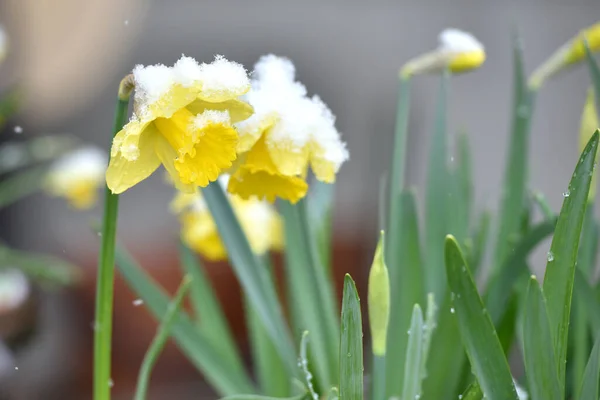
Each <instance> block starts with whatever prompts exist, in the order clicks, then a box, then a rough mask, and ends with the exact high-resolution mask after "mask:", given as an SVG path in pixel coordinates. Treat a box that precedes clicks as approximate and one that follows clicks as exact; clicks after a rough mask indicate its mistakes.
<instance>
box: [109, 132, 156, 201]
mask: <svg viewBox="0 0 600 400" xmlns="http://www.w3.org/2000/svg"><path fill="white" fill-rule="evenodd" d="M121 132H123V131H121ZM121 132H119V134H121ZM132 136H135V137H136V139H137V145H136V148H137V150H136V152H137V153H138V155H137V158H135V159H128V158H126V157H125V156H124V151H123V147H122V146H121V150H120V151H119V150H117V151H112V153H113V155H112V156H111V158H110V163H109V164H108V169H107V170H106V184H107V185H108V187H109V188H110V190H112V192H113V193H116V194H118V193H123V192H124V191H125V190H127V189H129V188H130V187H132V186H134V185H136V184H137V183H139V182H141V181H142V180H144V179H146V178H147V177H149V176H150V175H151V174H152V173H153V172H154V171H155V170H156V168H158V166H159V165H160V160H159V158H158V157H157V156H156V154H155V141H156V138H157V137H159V136H160V134H159V133H158V130H157V129H156V127H155V126H154V125H153V124H149V125H146V127H145V129H144V131H143V132H139V133H138V134H137V135H132ZM113 146H114V144H113Z"/></svg>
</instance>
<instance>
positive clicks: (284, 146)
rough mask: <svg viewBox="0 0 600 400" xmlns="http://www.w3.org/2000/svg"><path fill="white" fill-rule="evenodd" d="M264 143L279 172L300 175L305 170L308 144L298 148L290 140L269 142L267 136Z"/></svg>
mask: <svg viewBox="0 0 600 400" xmlns="http://www.w3.org/2000/svg"><path fill="white" fill-rule="evenodd" d="M266 144H267V149H268V152H269V156H270V158H271V160H272V161H273V164H275V166H276V167H277V170H278V171H279V172H280V173H281V174H283V175H302V174H304V173H305V172H306V170H307V167H308V158H309V146H304V147H302V148H298V146H295V145H294V144H293V143H291V142H282V141H279V142H277V143H274V142H269V140H268V137H267V139H266Z"/></svg>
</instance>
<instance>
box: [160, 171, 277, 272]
mask: <svg viewBox="0 0 600 400" xmlns="http://www.w3.org/2000/svg"><path fill="white" fill-rule="evenodd" d="M220 181H221V182H222V184H224V185H226V182H227V178H226V177H225V176H222V177H221V178H220ZM229 200H230V201H231V206H232V208H233V211H234V213H235V214H236V216H237V218H238V220H239V222H240V225H241V227H242V230H243V231H244V233H245V235H246V237H247V238H248V242H249V243H250V247H251V248H252V250H253V251H254V253H256V254H259V255H260V254H264V253H266V252H267V251H269V250H280V249H282V248H283V227H282V222H281V219H280V217H279V215H278V214H277V212H276V210H275V208H274V207H273V206H272V205H271V204H269V203H267V202H265V201H261V200H258V199H257V198H250V199H248V200H244V199H241V198H240V197H238V196H235V195H230V196H229ZM171 211H173V212H174V213H176V214H178V216H179V220H180V223H181V240H182V241H183V242H184V243H185V244H186V245H187V246H188V247H190V248H191V249H193V250H195V251H196V252H198V253H199V254H201V255H202V256H204V257H205V258H206V259H208V260H212V261H219V260H225V259H227V251H226V249H225V246H224V245H223V242H222V241H221V238H220V237H219V232H218V230H217V226H216V224H215V222H214V220H213V218H212V216H211V214H210V211H209V209H208V207H207V205H206V203H205V202H204V199H203V198H202V196H201V195H200V193H198V192H195V193H182V192H179V193H178V194H177V195H176V196H175V198H174V199H173V201H172V202H171Z"/></svg>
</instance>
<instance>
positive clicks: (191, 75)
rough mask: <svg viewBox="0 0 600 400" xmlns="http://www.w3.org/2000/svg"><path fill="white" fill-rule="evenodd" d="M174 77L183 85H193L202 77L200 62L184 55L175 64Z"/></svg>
mask: <svg viewBox="0 0 600 400" xmlns="http://www.w3.org/2000/svg"><path fill="white" fill-rule="evenodd" d="M173 75H174V76H173V79H174V81H175V82H177V83H179V84H180V85H181V86H183V87H191V86H193V85H195V84H197V83H198V81H200V78H201V77H202V74H201V69H200V64H198V61H196V60H195V59H193V58H192V57H187V56H185V55H182V56H181V58H180V59H179V60H177V62H176V63H175V65H173Z"/></svg>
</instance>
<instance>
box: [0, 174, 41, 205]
mask: <svg viewBox="0 0 600 400" xmlns="http://www.w3.org/2000/svg"><path fill="white" fill-rule="evenodd" d="M47 173H48V166H46V165H44V166H39V167H32V168H29V169H27V170H25V171H19V172H15V173H14V174H12V175H10V176H9V177H8V178H5V179H4V180H3V181H2V182H0V208H4V207H6V206H9V205H11V204H13V203H15V202H16V201H18V200H21V199H23V198H24V197H27V196H29V195H31V194H33V193H35V192H37V191H38V190H40V189H41V188H42V185H43V183H44V179H45V178H46V174H47Z"/></svg>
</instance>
